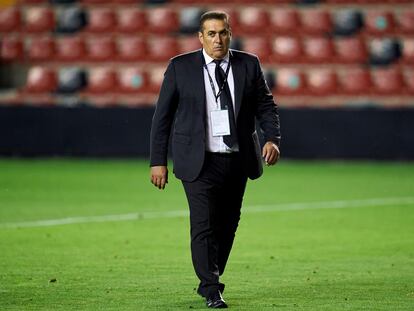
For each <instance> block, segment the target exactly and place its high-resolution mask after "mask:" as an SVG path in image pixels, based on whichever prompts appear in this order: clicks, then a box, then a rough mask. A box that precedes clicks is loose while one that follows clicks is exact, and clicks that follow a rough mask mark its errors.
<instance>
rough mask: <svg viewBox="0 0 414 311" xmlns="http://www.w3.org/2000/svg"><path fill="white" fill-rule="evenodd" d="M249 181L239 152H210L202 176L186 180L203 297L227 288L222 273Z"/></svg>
mask: <svg viewBox="0 0 414 311" xmlns="http://www.w3.org/2000/svg"><path fill="white" fill-rule="evenodd" d="M246 182H247V176H246V174H245V173H244V171H243V167H242V164H241V159H240V156H239V154H238V153H231V154H218V153H208V152H207V153H206V157H205V161H204V166H203V169H202V171H201V173H200V176H199V177H198V178H197V179H196V180H195V181H193V182H184V181H183V185H184V189H185V193H186V196H187V200H188V204H189V207H190V226H191V256H192V260H193V265H194V270H195V272H196V274H197V276H198V278H199V279H200V285H199V288H198V292H199V293H200V294H201V295H203V296H208V295H209V294H210V293H212V292H213V291H215V290H217V289H220V290H223V289H224V284H222V283H220V282H219V276H220V275H222V274H223V272H224V269H225V267H226V263H227V259H228V257H229V254H230V250H231V247H232V245H233V240H234V237H235V232H236V229H237V226H238V223H239V220H240V209H241V205H242V200H243V195H244V190H245V188H246Z"/></svg>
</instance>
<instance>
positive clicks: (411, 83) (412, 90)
mask: <svg viewBox="0 0 414 311" xmlns="http://www.w3.org/2000/svg"><path fill="white" fill-rule="evenodd" d="M404 82H405V86H406V88H407V91H408V93H409V94H410V95H414V69H413V68H412V67H411V68H406V69H405V70H404Z"/></svg>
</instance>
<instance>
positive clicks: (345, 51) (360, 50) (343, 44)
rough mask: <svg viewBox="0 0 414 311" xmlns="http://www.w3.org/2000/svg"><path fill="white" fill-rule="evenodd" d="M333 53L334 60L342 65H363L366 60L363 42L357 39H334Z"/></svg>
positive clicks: (366, 54) (366, 53) (365, 48)
mask: <svg viewBox="0 0 414 311" xmlns="http://www.w3.org/2000/svg"><path fill="white" fill-rule="evenodd" d="M335 53H336V60H337V61H339V62H343V63H365V62H367V60H368V52H367V47H366V45H365V41H363V40H362V39H361V38H359V37H346V38H338V39H336V40H335Z"/></svg>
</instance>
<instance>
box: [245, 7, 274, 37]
mask: <svg viewBox="0 0 414 311" xmlns="http://www.w3.org/2000/svg"><path fill="white" fill-rule="evenodd" d="M239 28H240V29H239V31H240V32H241V33H244V34H256V35H257V34H264V33H266V32H267V31H268V30H269V15H268V13H267V11H266V10H265V9H263V8H261V7H246V8H241V10H240V12H239Z"/></svg>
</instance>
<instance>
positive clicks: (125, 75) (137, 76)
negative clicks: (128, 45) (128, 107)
mask: <svg viewBox="0 0 414 311" xmlns="http://www.w3.org/2000/svg"><path fill="white" fill-rule="evenodd" d="M118 77H119V91H120V92H121V93H142V92H146V91H147V87H148V77H147V75H146V73H145V72H144V71H143V70H142V69H140V68H136V67H129V68H121V69H119V71H118Z"/></svg>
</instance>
